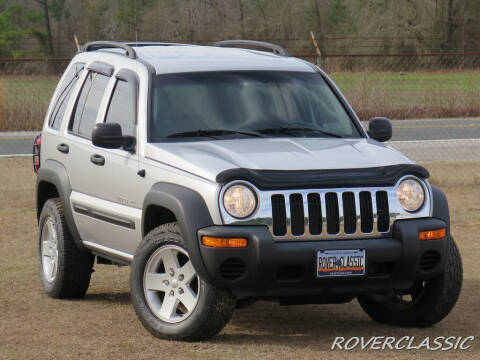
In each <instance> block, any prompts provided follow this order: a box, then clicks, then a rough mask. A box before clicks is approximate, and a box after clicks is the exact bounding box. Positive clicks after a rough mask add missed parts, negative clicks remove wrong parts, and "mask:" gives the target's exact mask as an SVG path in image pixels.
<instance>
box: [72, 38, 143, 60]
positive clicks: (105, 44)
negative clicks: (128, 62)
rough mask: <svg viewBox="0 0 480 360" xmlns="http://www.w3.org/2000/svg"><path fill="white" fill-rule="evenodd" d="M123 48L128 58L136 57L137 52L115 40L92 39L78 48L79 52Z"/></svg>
mask: <svg viewBox="0 0 480 360" xmlns="http://www.w3.org/2000/svg"><path fill="white" fill-rule="evenodd" d="M112 48H116V49H123V50H125V55H126V56H128V57H129V58H130V59H136V58H137V53H136V52H135V50H133V49H132V47H131V46H129V45H127V44H125V43H121V42H117V41H92V42H88V43H86V44H85V45H83V47H82V48H81V49H80V52H88V51H95V50H99V49H112Z"/></svg>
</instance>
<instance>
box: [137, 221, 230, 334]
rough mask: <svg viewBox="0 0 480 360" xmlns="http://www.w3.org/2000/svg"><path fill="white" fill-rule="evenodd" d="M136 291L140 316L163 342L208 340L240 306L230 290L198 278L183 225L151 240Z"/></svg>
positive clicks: (143, 251)
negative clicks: (182, 228)
mask: <svg viewBox="0 0 480 360" xmlns="http://www.w3.org/2000/svg"><path fill="white" fill-rule="evenodd" d="M172 259H173V260H172ZM175 259H176V261H175ZM172 261H175V263H172ZM172 264H174V265H172ZM170 270H173V271H170ZM183 273H185V275H184V274H183ZM148 274H149V275H148ZM152 274H154V275H152ZM172 274H174V275H173V276H172ZM155 276H157V277H156V278H154V277H155ZM149 279H153V280H149ZM154 279H157V280H156V281H155V280H154ZM175 281H176V282H175ZM166 284H168V286H167V285H166ZM130 289H131V296H132V303H133V306H134V308H135V312H136V313H137V316H138V318H139V319H140V321H141V322H142V324H143V326H144V327H145V328H146V329H147V330H148V331H149V332H150V333H152V334H153V335H154V336H156V337H158V338H161V339H170V340H182V341H199V340H205V339H208V338H210V337H212V336H214V335H216V334H217V333H218V332H220V331H221V330H222V329H223V327H224V326H225V325H226V324H227V322H228V321H229V320H230V318H231V316H232V313H233V310H234V308H235V304H236V301H235V298H234V296H233V295H232V294H231V293H230V292H229V291H227V290H224V289H219V288H217V287H215V286H213V285H211V284H209V283H208V282H206V281H204V280H202V279H200V278H199V277H198V275H197V274H196V272H195V269H194V268H193V265H191V261H190V258H189V256H188V253H187V248H186V246H185V242H184V240H183V238H182V235H181V233H180V229H179V226H178V224H177V223H169V224H164V225H161V226H159V227H157V228H155V229H153V230H152V231H150V232H149V233H148V234H147V235H146V236H145V238H144V239H143V241H142V243H141V244H140V246H139V247H138V249H137V252H136V254H135V257H134V260H133V264H132V269H131V275H130ZM188 294H190V295H189V296H187V297H184V296H186V295H188ZM165 299H168V300H165ZM172 299H173V300H172ZM183 299H185V300H183ZM192 299H195V300H192ZM184 301H185V304H184ZM177 303H178V304H177ZM171 304H177V305H171ZM172 306H173V307H172Z"/></svg>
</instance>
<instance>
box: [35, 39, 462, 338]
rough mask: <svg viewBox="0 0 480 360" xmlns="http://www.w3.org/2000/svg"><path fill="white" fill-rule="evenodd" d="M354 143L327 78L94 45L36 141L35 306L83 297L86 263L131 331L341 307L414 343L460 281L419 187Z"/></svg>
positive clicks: (430, 197)
mask: <svg viewBox="0 0 480 360" xmlns="http://www.w3.org/2000/svg"><path fill="white" fill-rule="evenodd" d="M391 132H392V127H391V124H390V122H389V120H388V119H385V118H374V119H372V120H370V123H369V130H368V131H365V130H364V129H363V127H362V125H361V123H360V121H359V119H358V118H357V116H356V115H355V113H354V112H353V110H352V108H351V107H350V106H349V105H348V103H347V101H346V100H345V98H344V97H343V96H342V94H341V93H340V91H339V90H338V88H337V87H336V86H335V84H334V83H333V82H332V81H331V80H330V78H329V77H328V76H327V75H326V74H325V73H324V72H323V71H322V70H320V69H319V68H318V67H317V66H315V65H312V64H310V63H308V62H305V61H303V60H300V59H297V58H293V57H290V56H289V54H288V52H287V51H286V50H285V49H283V48H281V47H279V46H277V45H273V44H269V43H261V42H254V41H244V40H234V41H223V42H220V43H217V44H215V46H194V45H184V44H170V43H134V44H132V43H130V44H129V43H118V42H93V43H88V44H86V45H85V46H84V47H83V48H82V50H81V51H80V52H79V53H78V54H77V55H76V56H75V57H74V58H73V60H72V61H71V63H70V65H69V66H68V68H67V70H66V71H65V74H64V75H63V77H62V78H61V80H60V83H59V85H58V87H57V89H56V91H55V93H54V95H53V98H52V101H51V103H50V106H49V109H48V113H47V116H46V119H45V124H44V126H43V130H42V134H41V138H38V139H37V140H36V141H35V146H34V149H35V154H34V167H35V169H36V170H37V171H38V175H37V186H36V194H37V209H38V224H39V236H38V260H39V269H40V277H41V281H42V285H43V288H44V290H45V292H46V293H47V294H48V295H49V296H51V297H55V298H79V297H82V296H84V295H85V293H86V291H87V288H88V285H89V282H90V275H91V273H92V268H93V266H94V260H95V258H96V259H97V263H99V264H117V265H131V278H130V286H131V295H132V303H133V306H134V307H135V311H136V313H137V315H138V317H139V319H140V321H141V322H142V323H143V325H144V326H145V328H146V329H147V330H148V331H150V332H151V333H152V334H153V335H155V336H158V337H161V338H169V339H178V340H189V341H192V340H201V339H206V338H209V337H211V336H213V335H215V334H216V333H218V332H219V331H220V330H221V329H222V328H223V327H224V326H225V324H226V323H227V322H228V320H229V319H230V317H231V315H232V312H233V310H234V309H235V308H236V307H237V308H238V307H245V306H248V305H250V304H252V303H254V302H255V301H256V300H268V301H278V302H280V303H281V304H283V305H298V304H327V303H346V302H349V301H351V300H352V299H354V298H357V299H358V301H359V302H360V305H361V306H362V308H363V309H364V310H365V311H366V312H367V313H368V315H369V316H370V317H371V318H373V319H374V320H376V321H378V322H382V323H387V324H392V325H399V326H429V325H432V324H434V323H436V322H438V321H440V320H441V319H443V318H444V317H445V316H446V315H447V314H448V313H449V312H450V310H451V309H452V308H453V306H454V305H455V302H456V301H457V298H458V295H459V293H460V289H461V282H462V264H461V259H460V255H459V252H458V249H457V247H456V245H455V242H454V240H453V239H452V237H451V236H450V221H449V211H448V205H447V201H446V198H445V196H444V194H443V193H442V192H441V191H440V190H439V189H437V188H436V187H435V186H432V185H431V184H430V183H429V181H428V177H429V174H428V171H427V170H426V169H424V168H423V167H421V166H418V165H415V164H413V163H412V161H410V160H409V159H408V158H406V157H405V156H403V155H402V154H400V153H399V152H397V151H395V150H393V149H392V148H390V147H388V146H385V145H383V144H381V143H380V142H382V141H386V140H388V139H389V138H390V137H391Z"/></svg>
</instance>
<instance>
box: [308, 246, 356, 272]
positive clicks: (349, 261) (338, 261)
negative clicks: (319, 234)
mask: <svg viewBox="0 0 480 360" xmlns="http://www.w3.org/2000/svg"><path fill="white" fill-rule="evenodd" d="M365 260H366V259H365V250H364V249H360V250H320V251H318V252H317V276H318V277H319V278H325V277H333V276H358V275H365Z"/></svg>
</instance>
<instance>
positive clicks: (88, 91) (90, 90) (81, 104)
mask: <svg viewBox="0 0 480 360" xmlns="http://www.w3.org/2000/svg"><path fill="white" fill-rule="evenodd" d="M109 80H110V77H108V76H105V75H102V74H99V73H96V72H92V71H91V72H89V73H88V75H87V78H86V79H85V82H84V84H83V87H82V90H81V91H80V95H79V97H78V99H77V104H76V105H75V110H74V112H73V117H72V121H71V122H70V126H69V130H70V131H71V132H72V133H74V134H78V135H80V136H82V137H85V138H87V139H91V137H92V130H93V127H94V126H95V120H96V118H97V114H98V109H99V107H100V104H101V102H102V98H103V94H104V93H105V89H106V88H107V85H108V81H109Z"/></svg>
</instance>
